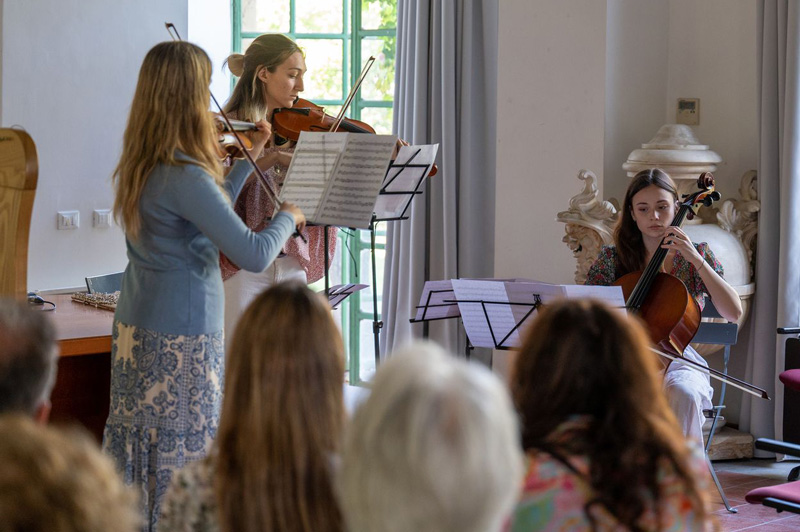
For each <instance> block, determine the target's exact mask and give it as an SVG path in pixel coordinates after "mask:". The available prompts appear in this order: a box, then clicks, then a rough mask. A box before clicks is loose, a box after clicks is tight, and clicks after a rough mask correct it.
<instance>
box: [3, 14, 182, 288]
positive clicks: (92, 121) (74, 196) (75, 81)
mask: <svg viewBox="0 0 800 532" xmlns="http://www.w3.org/2000/svg"><path fill="white" fill-rule="evenodd" d="M165 20H169V21H172V22H174V23H175V24H177V25H179V27H180V26H183V27H185V26H186V2H162V1H159V0H125V1H119V2H111V3H110V2H107V1H105V0H27V1H25V2H21V1H11V2H10V1H6V2H5V3H4V6H3V33H2V41H3V58H2V59H3V73H4V76H3V85H2V117H3V125H4V126H10V125H13V124H19V125H21V126H23V127H24V128H25V129H26V130H27V131H28V133H30V135H31V136H32V137H33V140H34V142H35V143H36V148H37V152H38V156H39V184H38V188H37V194H36V199H35V202H34V208H33V219H32V222H31V235H30V244H29V254H28V286H29V288H31V289H49V288H57V287H74V286H80V285H82V284H83V278H84V277H85V276H88V275H96V274H102V273H107V272H110V271H116V270H121V269H123V268H124V267H125V264H126V263H127V259H126V257H125V243H124V239H123V237H122V233H121V231H120V230H119V228H117V227H112V228H111V229H95V228H93V227H92V223H91V220H92V210H93V209H108V208H111V205H112V201H113V196H112V191H111V182H110V176H111V173H112V172H113V169H114V166H115V164H116V161H117V158H118V156H119V150H120V145H121V141H122V134H123V130H124V128H125V123H126V120H127V113H128V109H129V106H130V101H131V97H132V95H133V90H134V87H135V85H136V78H137V75H138V71H139V66H140V65H141V62H142V58H143V57H144V55H145V53H146V52H147V50H149V49H150V48H151V47H152V46H153V45H154V44H156V43H158V42H160V41H163V40H166V39H168V38H169V36H168V35H167V33H166V31H165V29H164V21H165ZM61 210H78V211H80V218H81V220H80V223H81V226H80V228H79V229H77V230H72V231H57V230H56V212H57V211H61Z"/></svg>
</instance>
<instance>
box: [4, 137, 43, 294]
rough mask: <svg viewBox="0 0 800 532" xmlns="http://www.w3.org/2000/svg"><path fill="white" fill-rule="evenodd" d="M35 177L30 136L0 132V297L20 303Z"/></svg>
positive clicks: (25, 280)
mask: <svg viewBox="0 0 800 532" xmlns="http://www.w3.org/2000/svg"><path fill="white" fill-rule="evenodd" d="M38 176H39V163H38V159H37V157H36V145H35V144H34V143H33V139H31V137H30V135H28V134H27V133H25V132H24V131H21V130H18V129H8V128H0V296H5V297H14V298H16V299H18V300H20V301H24V300H25V298H26V297H27V292H28V236H29V234H30V228H31V214H32V212H33V198H34V195H35V194H36V182H37V180H38Z"/></svg>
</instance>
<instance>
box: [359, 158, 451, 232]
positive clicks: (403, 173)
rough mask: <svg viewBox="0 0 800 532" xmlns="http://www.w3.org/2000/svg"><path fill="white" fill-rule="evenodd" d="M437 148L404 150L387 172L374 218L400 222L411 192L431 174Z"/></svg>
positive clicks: (411, 197) (410, 197) (411, 194)
mask: <svg viewBox="0 0 800 532" xmlns="http://www.w3.org/2000/svg"><path fill="white" fill-rule="evenodd" d="M438 151H439V145H438V144H421V145H417V146H403V147H401V148H400V150H399V151H398V152H397V157H395V160H394V162H393V163H392V164H391V165H390V166H389V170H387V172H386V178H385V179H384V181H383V187H382V188H381V193H380V194H379V195H378V201H376V202H375V215H376V217H377V219H379V220H385V219H392V218H400V217H401V216H402V215H403V211H405V209H406V206H407V205H408V203H409V201H411V200H412V199H413V196H414V191H415V190H417V189H418V188H419V185H420V182H421V181H422V180H423V179H425V176H427V175H428V173H429V172H430V168H431V166H433V162H434V161H435V160H436V153H437V152H438Z"/></svg>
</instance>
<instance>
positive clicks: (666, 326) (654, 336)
mask: <svg viewBox="0 0 800 532" xmlns="http://www.w3.org/2000/svg"><path fill="white" fill-rule="evenodd" d="M697 186H698V188H699V189H700V190H698V191H697V192H695V193H693V194H691V195H689V196H687V197H685V199H684V201H683V202H681V204H680V207H679V208H678V212H677V213H676V214H675V217H674V218H673V219H672V222H671V223H670V225H671V226H677V227H680V226H681V225H682V224H683V222H684V221H685V220H686V219H687V218H689V219H691V218H692V217H694V215H695V214H696V213H697V210H698V209H699V208H700V207H701V206H703V205H704V206H706V207H709V206H711V204H712V203H713V202H715V201H718V200H719V199H720V197H721V196H720V193H719V192H717V191H716V190H714V177H713V176H712V175H711V173H710V172H704V173H702V174H701V175H700V177H699V178H698V180H697ZM665 238H666V237H665ZM662 244H663V239H662ZM667 252H668V250H667V249H665V248H663V247H662V246H661V245H659V247H658V249H657V250H656V252H655V253H653V256H652V257H651V259H650V262H649V263H648V264H647V266H646V267H645V269H644V270H642V271H636V272H631V273H628V274H626V275H623V276H622V277H620V278H619V279H617V280H616V282H614V285H617V286H620V287H622V294H623V296H624V298H625V307H626V308H627V309H628V311H630V312H632V313H634V314H637V315H638V316H639V317H640V318H641V319H642V321H643V322H644V324H645V326H646V328H647V330H648V331H649V333H650V339H651V341H652V342H653V344H655V346H656V347H653V348H652V350H653V351H654V352H655V353H656V354H658V355H660V356H661V357H663V358H666V359H667V360H671V361H675V362H678V363H680V364H683V365H686V366H688V367H690V368H692V369H695V370H697V371H700V372H702V373H706V374H708V375H709V376H710V377H713V378H715V379H717V380H720V381H722V382H725V383H728V384H730V385H731V386H734V387H736V388H739V389H740V390H742V391H745V392H747V393H750V394H752V395H755V396H756V397H761V398H762V399H767V400H769V395H768V394H767V392H766V390H764V389H762V388H759V387H757V386H754V385H752V384H750V383H748V382H745V381H742V380H740V379H737V378H735V377H731V376H730V375H727V374H724V373H722V372H720V371H717V370H715V369H713V368H710V367H705V366H703V365H701V364H698V363H697V362H694V361H693V360H690V359H687V358H685V357H684V356H683V352H684V350H685V349H686V347H687V346H688V345H689V344H690V343H691V341H692V339H693V338H694V336H695V334H697V329H698V328H699V327H700V307H699V305H698V304H697V301H695V299H694V297H692V296H691V294H689V291H688V290H687V289H686V286H684V284H683V282H681V281H680V280H679V279H678V278H676V277H674V276H672V275H669V274H668V273H664V272H663V271H661V268H662V266H663V264H664V259H665V258H666V256H667Z"/></svg>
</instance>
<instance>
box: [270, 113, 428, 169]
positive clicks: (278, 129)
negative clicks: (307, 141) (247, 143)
mask: <svg viewBox="0 0 800 532" xmlns="http://www.w3.org/2000/svg"><path fill="white" fill-rule="evenodd" d="M271 121H272V131H273V132H275V134H276V135H279V136H281V137H283V138H285V139H289V140H293V141H295V142H297V140H298V139H299V138H300V133H301V132H302V131H317V132H325V131H346V132H349V133H372V134H373V135H374V134H375V129H373V127H372V126H370V125H369V124H367V123H366V122H362V121H360V120H355V119H352V118H342V119H341V120H338V119H337V118H336V117H334V116H331V115H329V114H326V113H325V109H324V108H323V107H320V106H319V105H317V104H315V103H313V102H310V101H308V100H304V99H302V98H298V99H297V100H295V103H294V105H293V106H292V107H281V108H279V109H275V110H274V111H273V112H272V118H271ZM438 170H439V168H438V167H437V166H436V165H435V164H434V165H433V166H432V167H431V171H430V173H429V174H428V176H434V175H436V172H437V171H438Z"/></svg>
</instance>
